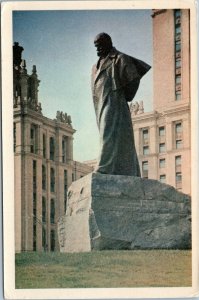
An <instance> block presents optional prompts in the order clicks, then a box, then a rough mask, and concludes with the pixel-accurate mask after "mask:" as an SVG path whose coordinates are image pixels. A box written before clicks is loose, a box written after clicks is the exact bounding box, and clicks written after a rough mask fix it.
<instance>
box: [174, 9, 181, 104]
mask: <svg viewBox="0 0 199 300" xmlns="http://www.w3.org/2000/svg"><path fill="white" fill-rule="evenodd" d="M174 26H175V34H174V35H175V37H174V39H175V100H180V99H181V10H180V9H176V10H174Z"/></svg>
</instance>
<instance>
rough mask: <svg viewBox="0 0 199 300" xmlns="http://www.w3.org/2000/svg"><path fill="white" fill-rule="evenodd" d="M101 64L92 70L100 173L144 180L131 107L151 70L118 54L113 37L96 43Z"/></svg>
mask: <svg viewBox="0 0 199 300" xmlns="http://www.w3.org/2000/svg"><path fill="white" fill-rule="evenodd" d="M94 45H95V47H96V49H97V55H98V56H99V60H98V62H97V64H96V65H94V66H93V68H92V93H93V102H94V108H95V113H96V118H97V125H98V128H99V133H100V156H99V160H98V165H97V167H96V170H95V171H96V172H99V173H102V174H114V175H127V176H140V168H139V163H138V158H137V153H136V149H135V144H134V135H133V127H132V120H131V114H130V110H129V106H128V103H127V102H129V101H132V99H133V98H134V96H135V94H136V92H137V90H138V87H139V83H140V79H141V78H142V76H143V75H144V74H145V73H146V72H148V70H149V69H150V66H149V65H148V64H146V63H144V62H143V61H140V60H138V59H136V58H134V57H131V56H128V55H126V54H123V53H121V52H119V51H118V50H116V49H115V48H114V47H113V45H112V40H111V37H110V36H109V35H108V34H106V33H100V34H98V35H97V36H96V38H95V40H94Z"/></svg>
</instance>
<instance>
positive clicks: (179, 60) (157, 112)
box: [132, 9, 191, 194]
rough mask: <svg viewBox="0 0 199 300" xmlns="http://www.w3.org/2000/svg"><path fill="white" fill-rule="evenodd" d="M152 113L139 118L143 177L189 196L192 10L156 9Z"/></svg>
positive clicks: (136, 120) (134, 116)
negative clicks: (190, 29) (190, 19)
mask: <svg viewBox="0 0 199 300" xmlns="http://www.w3.org/2000/svg"><path fill="white" fill-rule="evenodd" d="M152 20H153V66H152V68H153V85H154V86H153V90H154V95H153V111H152V112H149V113H141V114H135V112H134V111H133V109H132V120H133V126H134V135H135V144H136V149H137V153H138V158H139V162H140V168H141V173H142V176H143V177H146V178H151V179H156V180H160V181H162V182H165V183H167V184H170V185H172V186H174V187H175V188H176V189H178V190H180V191H182V192H184V193H186V194H190V193H191V177H190V175H191V157H190V145H191V120H190V117H191V116H190V101H191V99H190V43H189V40H190V36H189V10H166V9H162V10H153V14H152Z"/></svg>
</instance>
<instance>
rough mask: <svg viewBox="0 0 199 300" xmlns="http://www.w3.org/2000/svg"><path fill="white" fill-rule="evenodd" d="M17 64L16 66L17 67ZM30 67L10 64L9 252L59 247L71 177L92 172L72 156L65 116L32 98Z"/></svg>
mask: <svg viewBox="0 0 199 300" xmlns="http://www.w3.org/2000/svg"><path fill="white" fill-rule="evenodd" d="M19 63H20V65H22V67H21V66H20V65H19ZM38 85H39V80H38V78H37V74H36V67H33V74H32V75H28V74H27V70H26V67H25V62H24V61H22V63H21V62H20V61H18V63H17V62H16V64H15V65H14V125H13V129H14V134H13V135H14V164H15V168H14V172H15V176H14V177H15V251H16V252H21V251H56V250H58V249H59V245H58V238H57V222H58V220H59V218H60V217H61V216H63V215H64V214H65V211H66V205H67V190H68V187H69V186H70V185H71V183H72V181H74V180H77V179H79V178H80V177H82V176H84V175H86V174H88V173H90V172H92V167H90V166H88V165H86V164H83V163H79V162H76V161H74V160H73V134H74V133H75V130H74V129H73V127H72V123H71V118H70V116H67V114H66V113H63V112H59V111H58V112H57V115H56V118H55V119H54V120H51V119H49V118H46V117H45V116H43V115H42V112H41V104H40V103H39V102H38Z"/></svg>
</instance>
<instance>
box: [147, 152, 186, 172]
mask: <svg viewBox="0 0 199 300" xmlns="http://www.w3.org/2000/svg"><path fill="white" fill-rule="evenodd" d="M181 164H182V160H181V155H177V156H175V166H176V167H177V166H181ZM165 167H166V158H160V159H159V168H165ZM148 170H149V163H148V160H145V161H143V162H142V171H148Z"/></svg>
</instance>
